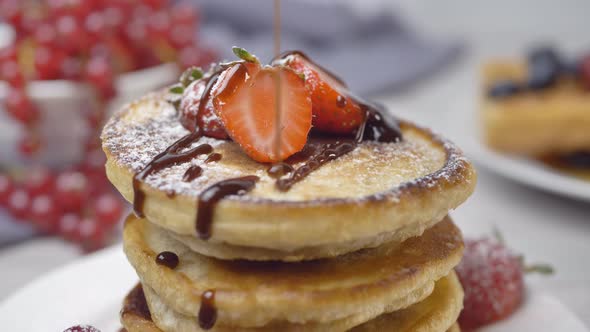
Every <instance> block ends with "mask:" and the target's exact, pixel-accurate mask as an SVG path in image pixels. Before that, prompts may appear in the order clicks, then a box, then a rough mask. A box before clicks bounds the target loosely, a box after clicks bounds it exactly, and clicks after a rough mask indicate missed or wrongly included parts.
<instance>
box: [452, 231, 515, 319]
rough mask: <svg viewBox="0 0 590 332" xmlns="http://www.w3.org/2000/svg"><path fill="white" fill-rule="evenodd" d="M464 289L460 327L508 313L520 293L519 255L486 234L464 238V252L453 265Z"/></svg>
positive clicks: (504, 315)
mask: <svg viewBox="0 0 590 332" xmlns="http://www.w3.org/2000/svg"><path fill="white" fill-rule="evenodd" d="M456 270H457V273H458V275H459V279H460V280H461V284H462V285H463V288H464V290H465V300H464V309H463V312H462V313H461V316H460V317H459V324H460V325H461V328H462V329H465V330H471V329H475V328H478V327H480V326H483V325H486V324H490V323H493V322H495V321H499V320H501V319H504V318H506V317H508V316H510V315H511V314H512V313H513V312H514V311H515V310H516V309H517V308H518V307H519V305H520V304H521V302H522V300H523V295H524V282H523V267H522V260H521V257H520V256H517V255H515V254H513V253H512V252H511V251H510V250H509V249H507V248H506V247H505V246H504V245H503V244H501V243H500V242H498V241H496V240H492V239H489V238H484V239H479V240H467V241H465V256H464V257H463V260H462V261H461V263H460V264H459V266H457V269H456Z"/></svg>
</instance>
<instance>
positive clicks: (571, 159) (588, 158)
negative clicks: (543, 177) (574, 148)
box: [561, 151, 590, 168]
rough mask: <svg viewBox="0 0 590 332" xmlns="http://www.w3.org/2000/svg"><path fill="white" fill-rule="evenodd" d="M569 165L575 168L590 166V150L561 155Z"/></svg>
mask: <svg viewBox="0 0 590 332" xmlns="http://www.w3.org/2000/svg"><path fill="white" fill-rule="evenodd" d="M561 160H562V161H563V162H564V163H565V164H566V165H568V166H571V167H574V168H590V152H586V151H580V152H575V153H572V154H569V155H565V156H562V157H561Z"/></svg>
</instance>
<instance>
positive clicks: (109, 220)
mask: <svg viewBox="0 0 590 332" xmlns="http://www.w3.org/2000/svg"><path fill="white" fill-rule="evenodd" d="M94 215H95V218H96V220H97V221H98V222H100V223H102V224H105V225H114V224H116V223H117V222H118V221H119V220H121V216H122V215H123V203H122V202H121V200H120V199H119V198H118V197H116V196H115V195H113V194H103V195H101V196H100V197H98V199H96V201H95V202H94Z"/></svg>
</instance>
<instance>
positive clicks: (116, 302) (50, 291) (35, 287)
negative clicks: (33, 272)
mask: <svg viewBox="0 0 590 332" xmlns="http://www.w3.org/2000/svg"><path fill="white" fill-rule="evenodd" d="M40 255H41V253H40ZM137 280H138V279H137V276H136V275H135V271H133V269H132V268H131V266H130V265H129V263H128V262H127V260H126V258H125V257H124V255H123V251H122V249H121V247H120V246H115V247H112V248H109V249H106V250H104V251H102V252H99V253H97V254H94V255H91V256H88V257H87V258H85V259H81V260H79V261H77V262H75V263H73V264H70V265H67V266H65V267H64V268H60V269H58V270H56V271H54V272H52V273H49V274H47V275H45V276H43V277H40V278H39V279H37V280H36V281H34V282H32V283H31V284H29V285H28V286H26V287H24V288H23V289H21V290H19V291H18V292H16V293H14V294H13V295H12V296H10V297H9V298H7V299H6V300H5V301H4V302H2V303H0V327H1V329H2V330H3V331H19V332H40V331H48V332H61V331H63V330H64V329H66V328H68V327H70V326H73V325H77V324H90V325H93V326H95V327H97V328H99V329H100V330H101V331H102V332H117V331H119V329H120V328H121V324H120V323H119V310H120V309H121V303H122V301H123V298H124V297H125V295H126V293H127V292H128V291H129V290H130V289H131V288H132V287H133V286H134V285H135V283H137ZM482 331H485V332H511V331H514V332H520V331H536V332H555V331H568V332H588V330H587V329H586V328H585V327H584V325H583V324H582V323H581V322H580V321H579V319H578V318H577V317H576V316H575V315H574V314H572V313H571V312H570V311H569V310H568V309H567V308H566V307H565V306H563V305H562V304H561V303H560V302H559V301H557V300H556V299H555V298H553V297H551V296H549V295H545V294H539V293H535V292H534V291H531V292H530V293H529V296H528V299H527V301H526V303H525V304H524V306H523V307H521V308H520V309H519V311H518V312H517V313H516V314H515V315H513V316H512V317H511V318H510V319H508V320H506V321H504V322H501V323H499V324H496V325H493V326H489V327H487V328H485V329H484V330H482Z"/></svg>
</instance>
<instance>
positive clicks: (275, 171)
mask: <svg viewBox="0 0 590 332" xmlns="http://www.w3.org/2000/svg"><path fill="white" fill-rule="evenodd" d="M293 170H294V169H293V166H291V165H289V164H287V163H276V164H273V165H272V166H270V167H269V168H268V170H267V171H266V172H267V173H268V175H269V176H270V177H271V178H273V179H278V178H281V177H283V176H285V175H287V174H289V173H292V172H293Z"/></svg>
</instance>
